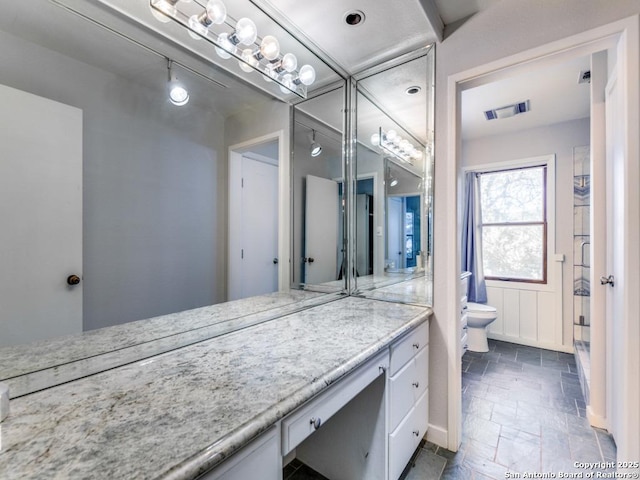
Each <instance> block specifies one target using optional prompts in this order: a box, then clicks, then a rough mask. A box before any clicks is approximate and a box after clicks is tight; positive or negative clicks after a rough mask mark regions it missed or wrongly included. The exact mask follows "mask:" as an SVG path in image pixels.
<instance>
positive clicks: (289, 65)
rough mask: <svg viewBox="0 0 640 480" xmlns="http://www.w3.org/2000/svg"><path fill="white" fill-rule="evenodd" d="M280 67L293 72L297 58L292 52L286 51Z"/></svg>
mask: <svg viewBox="0 0 640 480" xmlns="http://www.w3.org/2000/svg"><path fill="white" fill-rule="evenodd" d="M281 66H282V68H284V69H285V70H286V71H287V72H289V73H291V72H293V71H294V70H295V69H296V67H297V66H298V59H297V58H296V56H295V55H294V54H293V53H287V54H285V56H284V57H282V63H281Z"/></svg>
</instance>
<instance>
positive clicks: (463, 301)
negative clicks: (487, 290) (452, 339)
mask: <svg viewBox="0 0 640 480" xmlns="http://www.w3.org/2000/svg"><path fill="white" fill-rule="evenodd" d="M469 277H471V273H470V272H464V273H463V274H462V275H461V276H460V332H461V333H460V355H461V356H462V355H464V354H465V352H466V351H467V316H468V314H467V309H468V307H467V292H468V291H469V280H470V278H469Z"/></svg>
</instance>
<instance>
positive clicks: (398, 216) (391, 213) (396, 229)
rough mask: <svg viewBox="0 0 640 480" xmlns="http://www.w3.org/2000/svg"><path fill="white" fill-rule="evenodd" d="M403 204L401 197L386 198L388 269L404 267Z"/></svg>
mask: <svg viewBox="0 0 640 480" xmlns="http://www.w3.org/2000/svg"><path fill="white" fill-rule="evenodd" d="M403 218H404V205H403V202H402V197H389V198H388V199H387V264H388V266H389V268H390V269H392V270H393V269H400V268H404V261H403V259H404V255H403V252H404V248H403V246H404V243H403V238H404V237H403Z"/></svg>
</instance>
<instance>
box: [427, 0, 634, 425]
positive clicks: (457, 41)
mask: <svg viewBox="0 0 640 480" xmlns="http://www.w3.org/2000/svg"><path fill="white" fill-rule="evenodd" d="M637 13H640V3H638V2H637V1H628V0H610V1H606V2H605V1H602V0H563V1H562V2H554V1H545V2H541V1H534V0H509V1H508V2H497V3H496V4H494V5H493V6H492V7H491V8H489V9H488V10H486V11H485V12H483V13H481V14H478V15H475V16H473V17H471V18H470V19H469V20H468V21H466V22H465V23H464V24H463V25H461V26H459V28H457V29H454V28H449V29H448V30H447V32H445V39H444V41H443V42H442V43H440V44H438V45H437V47H436V97H437V99H436V115H435V131H436V138H435V145H436V155H435V158H436V168H435V204H434V205H435V214H434V219H435V224H434V303H433V310H434V317H433V321H432V324H431V337H430V360H431V361H430V370H429V373H430V388H429V392H430V395H429V409H430V424H431V425H432V426H433V427H435V429H438V430H440V432H441V434H443V435H446V434H447V429H448V423H449V410H448V409H449V402H450V399H449V398H448V389H449V379H448V373H449V372H448V369H447V368H446V365H447V364H448V352H447V331H448V325H449V322H454V321H456V319H457V316H458V311H457V310H458V305H454V304H451V303H450V302H449V300H448V299H449V298H453V295H452V294H451V291H452V289H455V288H457V285H458V284H459V272H457V271H455V269H454V270H452V269H450V268H449V266H448V264H449V262H448V253H447V252H451V246H452V245H458V244H459V239H457V238H455V237H452V236H451V234H450V233H449V232H450V231H451V229H450V225H451V224H450V222H456V218H457V207H456V205H455V204H452V202H451V199H452V198H453V199H455V198H456V196H457V192H451V191H450V188H449V185H448V176H447V175H448V172H447V168H446V166H447V165H448V164H450V162H455V161H456V160H455V158H452V156H451V155H450V152H448V143H447V141H448V138H449V135H450V134H451V132H450V130H449V128H450V126H451V125H453V124H454V123H453V121H452V120H451V115H452V114H453V112H450V111H449V105H448V99H447V95H448V93H447V87H448V77H449V76H451V75H454V74H457V73H460V72H464V71H466V70H470V69H472V68H474V67H478V66H481V65H484V64H487V63H490V62H492V61H496V60H499V59H501V58H504V57H508V56H510V55H514V54H516V53H518V52H522V51H525V50H528V49H532V48H535V47H537V46H539V45H544V44H547V43H550V42H553V41H554V40H559V39H562V38H566V37H569V36H571V35H575V34H577V33H579V32H582V31H585V30H589V29H592V28H595V27H597V26H600V25H605V24H607V23H610V22H613V21H615V20H619V19H622V18H625V17H627V16H630V15H633V14H637ZM451 381H459V379H451Z"/></svg>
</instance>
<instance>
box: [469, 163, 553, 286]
mask: <svg viewBox="0 0 640 480" xmlns="http://www.w3.org/2000/svg"><path fill="white" fill-rule="evenodd" d="M546 185H547V167H546V166H536V167H526V168H517V169H510V170H500V171H492V172H486V173H482V174H480V205H481V214H482V257H483V267H484V274H485V278H487V279H490V280H511V281H520V282H536V283H547V268H546V266H547V248H546V247H547V200H546V197H547V188H546Z"/></svg>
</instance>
